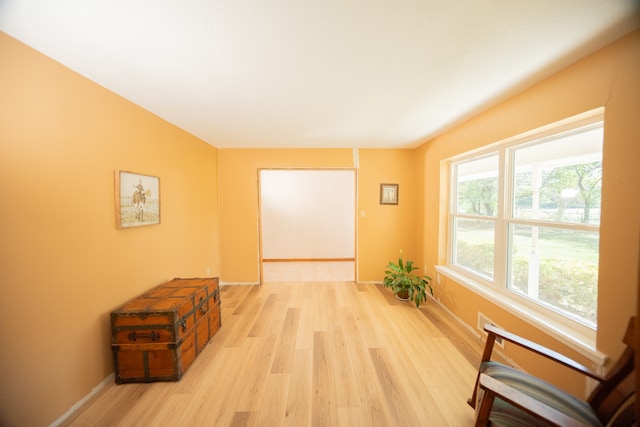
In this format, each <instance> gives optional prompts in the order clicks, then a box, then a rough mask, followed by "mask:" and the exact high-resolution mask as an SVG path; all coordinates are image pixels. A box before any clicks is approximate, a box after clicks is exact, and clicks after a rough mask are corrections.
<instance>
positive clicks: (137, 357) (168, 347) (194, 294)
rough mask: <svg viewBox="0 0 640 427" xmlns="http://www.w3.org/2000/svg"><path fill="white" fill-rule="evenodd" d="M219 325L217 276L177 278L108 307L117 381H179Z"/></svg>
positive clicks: (119, 382) (120, 382)
mask: <svg viewBox="0 0 640 427" xmlns="http://www.w3.org/2000/svg"><path fill="white" fill-rule="evenodd" d="M220 326H221V317H220V288H219V283H218V278H217V277H213V278H195V279H180V278H176V279H173V280H171V281H169V282H167V283H164V284H162V285H159V286H157V287H155V288H153V289H151V290H149V291H147V292H145V293H144V294H142V295H140V296H138V297H136V298H134V299H132V300H130V301H129V302H127V303H126V304H124V305H123V306H121V307H120V308H118V309H117V310H115V311H113V312H112V313H111V348H112V350H113V360H114V365H115V380H116V383H118V384H122V383H131V382H153V381H177V380H179V379H180V378H181V377H182V375H183V374H184V373H185V372H186V371H187V369H189V367H190V366H191V364H192V363H193V361H194V360H195V359H196V357H197V356H198V354H200V352H202V350H204V348H205V347H206V345H207V344H208V343H209V341H210V340H211V338H212V337H213V336H214V335H215V334H216V332H218V329H220Z"/></svg>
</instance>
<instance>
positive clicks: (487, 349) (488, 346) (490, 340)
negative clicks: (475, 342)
mask: <svg viewBox="0 0 640 427" xmlns="http://www.w3.org/2000/svg"><path fill="white" fill-rule="evenodd" d="M495 341H496V336H495V335H494V334H492V333H491V332H489V335H487V342H486V343H485V345H484V352H483V353H482V359H481V361H480V365H482V363H483V362H488V361H489V360H491V353H493V344H494V343H495ZM479 384H480V367H479V366H478V376H477V377H476V384H475V386H474V387H473V395H472V396H471V398H470V399H469V400H467V404H469V406H471V407H472V408H473V409H476V401H477V398H478V385H479Z"/></svg>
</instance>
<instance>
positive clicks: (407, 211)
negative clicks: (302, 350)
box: [218, 149, 416, 283]
mask: <svg viewBox="0 0 640 427" xmlns="http://www.w3.org/2000/svg"><path fill="white" fill-rule="evenodd" d="M218 156H219V180H220V207H221V210H220V230H221V245H222V246H221V254H222V255H221V259H222V267H221V280H222V281H223V282H226V283H258V282H259V281H260V270H259V260H260V252H259V235H258V218H259V213H258V208H259V202H258V170H259V169H262V168H353V167H354V158H353V151H352V150H348V149H317V150H316V149H308V150H305V149H260V150H255V149H221V150H219V151H218ZM413 159H414V155H413V150H359V168H358V171H357V180H358V184H357V192H358V196H357V197H358V200H357V213H358V216H357V218H356V220H357V226H356V238H357V260H358V264H359V265H358V269H357V270H358V272H357V275H358V276H357V277H358V279H359V280H360V281H378V282H379V281H381V280H382V277H383V275H384V267H385V266H386V264H387V262H388V261H389V260H391V259H394V258H395V257H397V256H398V252H399V250H400V249H403V250H404V251H405V254H408V255H411V254H412V253H414V252H415V246H416V241H415V240H416V234H415V232H414V231H413V227H412V226H413V225H414V224H415V202H414V199H413V197H412V195H413V194H414V193H415V191H414V189H415V173H414V160H413ZM383 182H389V183H399V184H400V191H399V195H400V197H399V200H400V203H399V205H398V206H389V205H380V204H379V203H378V202H379V190H380V183H383ZM362 210H364V211H365V216H364V217H361V216H360V212H361V211H362Z"/></svg>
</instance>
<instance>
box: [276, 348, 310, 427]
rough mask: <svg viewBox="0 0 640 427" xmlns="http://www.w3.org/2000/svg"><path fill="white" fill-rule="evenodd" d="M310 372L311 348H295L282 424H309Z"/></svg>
mask: <svg viewBox="0 0 640 427" xmlns="http://www.w3.org/2000/svg"><path fill="white" fill-rule="evenodd" d="M312 372H313V354H312V350H311V349H297V350H296V351H295V357H294V360H293V371H292V372H291V378H290V384H289V395H288V397H287V409H286V411H285V419H284V422H283V425H285V426H291V427H297V426H309V425H311V405H312V402H311V400H312V399H311V394H312V391H311V383H312Z"/></svg>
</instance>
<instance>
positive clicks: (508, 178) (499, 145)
mask: <svg viewBox="0 0 640 427" xmlns="http://www.w3.org/2000/svg"><path fill="white" fill-rule="evenodd" d="M600 122H601V123H602V124H603V126H604V107H601V108H597V109H594V110H591V111H588V112H585V113H583V114H579V115H577V116H573V117H570V118H567V119H565V120H561V121H559V122H555V123H551V124H549V125H547V126H543V127H541V128H537V129H534V130H532V131H529V132H526V133H523V134H520V135H516V136H514V137H511V138H508V139H505V140H502V141H498V142H496V143H493V144H489V145H487V146H484V147H481V148H479V149H476V150H472V151H470V152H466V153H463V154H460V155H458V156H453V157H451V158H448V159H444V160H443V163H444V164H443V168H442V169H441V170H442V171H443V173H445V172H444V171H446V174H447V176H444V175H443V178H445V179H447V178H448V185H445V186H443V187H442V188H443V191H446V194H445V196H446V198H447V199H448V200H449V202H448V204H447V206H448V208H447V212H446V215H447V220H446V221H445V223H446V229H443V228H441V231H442V232H443V233H445V234H446V236H447V237H446V244H445V247H446V253H445V254H444V256H445V258H446V265H439V266H436V272H437V274H443V275H445V276H446V277H448V278H450V279H453V280H455V281H456V282H458V283H460V284H461V285H463V286H465V287H467V288H469V289H471V290H472V291H474V292H475V293H477V294H479V295H481V296H483V297H484V298H486V299H488V300H490V301H492V302H494V303H495V304H497V305H498V306H500V307H502V308H503V309H505V310H507V311H509V312H510V313H512V314H514V315H516V316H518V317H519V318H521V319H522V320H524V321H526V322H528V323H530V324H532V325H534V326H536V327H538V328H539V329H541V330H543V331H544V332H546V333H548V334H549V335H551V336H553V337H555V338H556V339H558V340H560V341H561V342H564V343H565V344H567V345H569V346H570V347H572V348H573V349H575V350H576V351H578V352H580V353H581V354H583V355H585V356H586V357H588V358H589V359H591V360H592V361H593V362H594V363H596V364H597V365H598V366H602V365H603V364H604V363H605V361H606V356H605V355H604V354H602V353H600V352H599V351H597V349H596V347H595V338H596V331H597V327H595V328H594V327H592V326H590V325H587V324H585V323H583V322H580V321H578V320H575V319H572V318H571V317H568V316H566V315H565V314H562V313H560V312H558V311H556V310H553V309H551V308H548V307H546V306H545V305H543V304H541V303H539V302H536V301H534V300H531V299H529V298H526V297H524V296H521V295H518V294H517V293H515V292H513V291H511V290H509V289H508V288H507V274H508V265H509V261H508V256H509V253H510V250H509V241H508V240H509V227H510V224H521V225H532V224H535V225H537V226H541V227H554V226H557V223H555V222H549V221H545V220H539V219H522V218H517V217H515V216H513V214H514V211H513V203H514V195H513V191H512V188H511V186H512V179H513V178H512V177H513V176H514V175H513V167H514V156H515V149H517V148H524V147H526V146H528V145H529V146H530V145H533V144H538V143H540V142H542V141H544V140H545V139H549V138H551V137H555V136H557V135H560V134H563V133H566V132H568V131H571V130H575V129H579V128H582V127H585V126H588V125H593V124H596V123H600ZM494 154H497V155H498V158H499V162H498V163H499V164H498V168H499V170H498V206H497V213H496V216H495V217H488V216H475V215H468V214H459V213H457V211H456V203H457V198H458V194H457V183H458V181H457V176H456V169H455V167H454V165H456V166H457V165H458V164H460V163H462V162H466V161H470V160H473V159H480V158H482V157H488V156H491V155H494ZM457 218H473V219H482V220H485V219H489V218H491V219H492V220H493V221H494V224H495V236H494V266H493V268H494V272H493V281H490V280H487V278H486V277H484V276H481V275H479V274H477V273H475V272H473V271H471V270H469V269H466V268H464V267H462V266H458V265H455V264H453V260H454V256H455V254H454V253H453V251H454V246H455V245H454V243H455V241H454V239H455V227H454V221H456V219H457ZM562 228H563V229H570V230H588V231H593V230H594V228H596V229H597V231H598V233H599V225H597V226H595V227H594V225H585V224H577V223H576V224H572V223H562ZM436 280H437V281H439V280H440V279H439V277H437V278H436Z"/></svg>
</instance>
